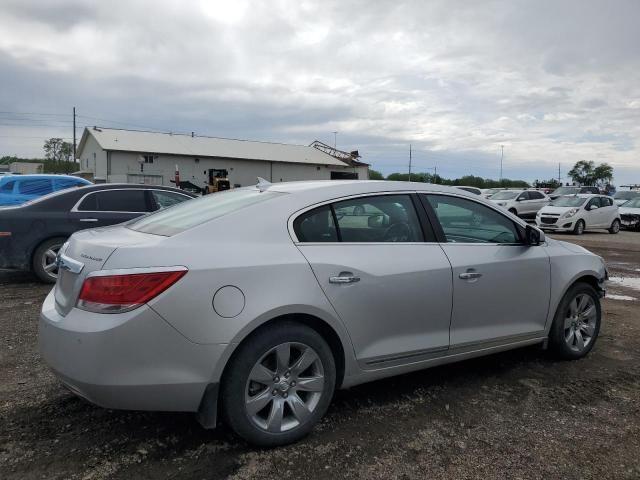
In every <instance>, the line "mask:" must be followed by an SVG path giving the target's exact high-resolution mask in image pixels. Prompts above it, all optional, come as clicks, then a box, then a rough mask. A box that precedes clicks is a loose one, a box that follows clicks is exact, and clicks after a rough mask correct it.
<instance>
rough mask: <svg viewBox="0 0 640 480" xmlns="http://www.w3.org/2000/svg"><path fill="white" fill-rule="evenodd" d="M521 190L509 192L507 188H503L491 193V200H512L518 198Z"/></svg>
mask: <svg viewBox="0 0 640 480" xmlns="http://www.w3.org/2000/svg"><path fill="white" fill-rule="evenodd" d="M519 194H520V192H509V191H507V190H503V191H502V192H498V193H494V194H493V195H491V200H512V199H514V198H516V197H517V196H518V195H519Z"/></svg>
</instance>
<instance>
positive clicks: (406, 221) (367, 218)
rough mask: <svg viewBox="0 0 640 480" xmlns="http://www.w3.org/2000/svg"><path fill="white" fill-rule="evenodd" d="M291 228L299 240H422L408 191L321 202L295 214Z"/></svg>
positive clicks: (354, 241)
mask: <svg viewBox="0 0 640 480" xmlns="http://www.w3.org/2000/svg"><path fill="white" fill-rule="evenodd" d="M335 222H337V225H336V223H335ZM336 227H337V228H336ZM293 230H294V232H295V234H296V237H297V238H298V240H299V241H300V242H352V243H362V242H364V243H382V242H422V241H424V237H423V234H422V228H421V226H420V222H419V220H418V215H417V214H416V211H415V208H414V206H413V202H412V200H411V197H409V196H408V195H378V196H368V197H359V198H354V199H350V200H344V201H342V202H336V203H333V204H331V205H325V206H322V207H319V208H316V209H314V210H310V211H309V212H305V213H303V214H302V215H300V216H299V217H298V218H296V219H295V221H294V222H293Z"/></svg>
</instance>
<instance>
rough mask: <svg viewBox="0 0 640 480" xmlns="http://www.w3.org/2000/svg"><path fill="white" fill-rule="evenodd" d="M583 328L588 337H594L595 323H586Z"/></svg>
mask: <svg viewBox="0 0 640 480" xmlns="http://www.w3.org/2000/svg"><path fill="white" fill-rule="evenodd" d="M581 330H582V331H583V332H584V333H585V334H586V335H587V336H588V337H593V334H594V333H595V331H596V326H595V325H594V324H591V323H585V324H583V325H582V328H581Z"/></svg>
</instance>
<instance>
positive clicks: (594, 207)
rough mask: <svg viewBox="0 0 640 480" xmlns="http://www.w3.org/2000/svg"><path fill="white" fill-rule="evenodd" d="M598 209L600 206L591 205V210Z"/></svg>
mask: <svg viewBox="0 0 640 480" xmlns="http://www.w3.org/2000/svg"><path fill="white" fill-rule="evenodd" d="M598 208H600V207H598V205H591V206H590V207H589V210H597V209H598Z"/></svg>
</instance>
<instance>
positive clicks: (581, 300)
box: [576, 295, 591, 313]
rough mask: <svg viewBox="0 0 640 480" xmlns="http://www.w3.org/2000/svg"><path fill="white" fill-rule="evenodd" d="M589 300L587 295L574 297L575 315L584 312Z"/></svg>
mask: <svg viewBox="0 0 640 480" xmlns="http://www.w3.org/2000/svg"><path fill="white" fill-rule="evenodd" d="M589 300H591V298H589V297H588V296H587V295H580V296H579V297H576V302H577V304H578V311H577V313H582V312H584V311H585V309H586V308H587V305H588V302H589Z"/></svg>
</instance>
